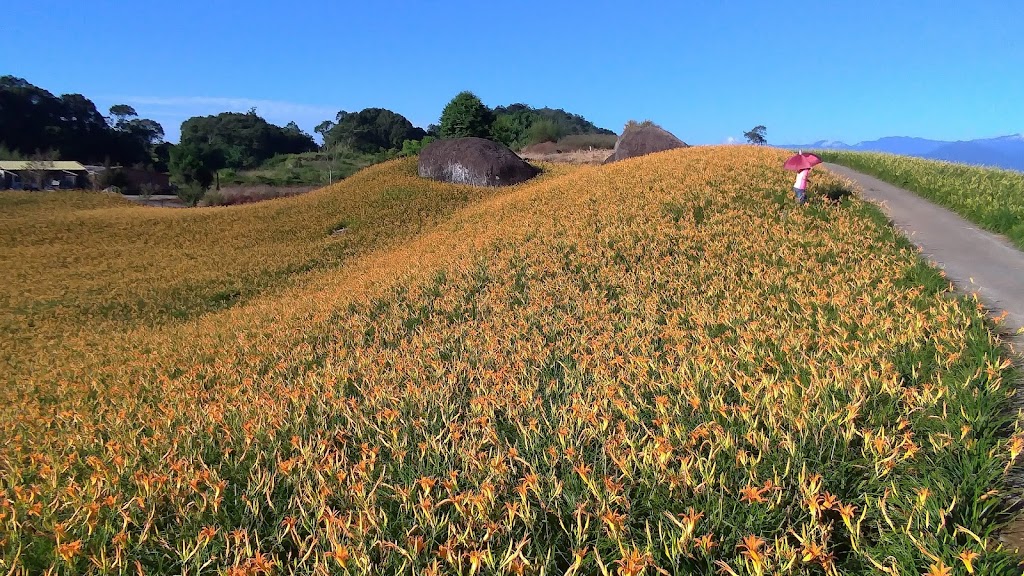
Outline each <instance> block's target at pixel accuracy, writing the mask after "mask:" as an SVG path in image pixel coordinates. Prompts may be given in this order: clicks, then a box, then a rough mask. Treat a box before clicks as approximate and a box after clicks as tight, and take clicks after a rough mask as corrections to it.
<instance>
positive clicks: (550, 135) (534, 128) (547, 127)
mask: <svg viewBox="0 0 1024 576" xmlns="http://www.w3.org/2000/svg"><path fill="white" fill-rule="evenodd" d="M527 137H528V139H529V142H528V143H529V144H539V143H541V142H558V139H559V138H561V137H562V133H561V131H560V130H559V128H558V125H557V124H555V123H554V122H553V121H552V120H549V119H547V118H540V119H538V120H536V121H534V122H533V124H531V125H530V129H529V130H528V131H527Z"/></svg>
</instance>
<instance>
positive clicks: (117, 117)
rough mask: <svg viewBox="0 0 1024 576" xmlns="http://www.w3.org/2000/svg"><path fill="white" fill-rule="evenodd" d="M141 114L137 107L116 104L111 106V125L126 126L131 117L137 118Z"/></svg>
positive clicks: (116, 126) (114, 126) (115, 126)
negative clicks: (136, 109)
mask: <svg viewBox="0 0 1024 576" xmlns="http://www.w3.org/2000/svg"><path fill="white" fill-rule="evenodd" d="M138 116H139V114H138V112H136V111H135V108H132V107H131V106H129V105H127V104H114V105H113V106H111V107H110V120H111V127H113V128H121V127H122V126H124V125H125V124H126V123H127V122H128V120H129V119H130V118H137V117H138Z"/></svg>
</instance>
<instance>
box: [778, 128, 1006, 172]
mask: <svg viewBox="0 0 1024 576" xmlns="http://www.w3.org/2000/svg"><path fill="white" fill-rule="evenodd" d="M779 147H780V148H786V149H801V150H848V151H857V152H885V153H888V154H899V155H903V156H916V157H919V158H931V159H934V160H946V161H949V162H960V163H963V164H974V165H982V166H993V167H997V168H1005V169H1008V170H1020V171H1024V135H1022V134H1013V135H1009V136H1001V137H998V138H982V139H977V140H967V141H957V142H948V141H943V140H928V139H926V138H910V137H905V136H892V137H886V138H880V139H878V140H870V141H867V142H858V143H857V144H852V145H851V144H845V143H843V142H838V141H832V140H819V141H817V142H813V143H811V144H793V145H780V146H779Z"/></svg>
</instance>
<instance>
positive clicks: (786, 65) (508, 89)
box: [0, 0, 1024, 144]
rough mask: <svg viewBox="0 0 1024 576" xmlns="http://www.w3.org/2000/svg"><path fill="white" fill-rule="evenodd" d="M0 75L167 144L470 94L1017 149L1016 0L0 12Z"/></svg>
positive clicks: (44, 1)
mask: <svg viewBox="0 0 1024 576" xmlns="http://www.w3.org/2000/svg"><path fill="white" fill-rule="evenodd" d="M2 13H3V15H2V19H0V31H2V38H3V41H2V42H3V49H2V50H0V74H13V75H15V76H20V77H23V78H25V79H27V80H28V81H30V82H32V83H34V84H36V85H39V86H41V87H43V88H45V89H47V90H49V91H51V92H53V93H55V94H61V93H67V92H77V93H81V94H84V95H85V96H87V97H89V98H90V99H92V100H93V101H94V102H96V104H97V106H98V107H99V108H100V109H101V111H103V112H106V110H107V108H108V107H109V106H110V105H111V104H115V103H121V102H124V103H128V104H132V105H133V106H135V108H136V109H137V110H138V111H139V113H140V114H141V115H142V116H145V117H150V118H153V119H154V120H157V121H159V122H160V123H161V124H163V125H164V127H165V129H166V130H167V133H168V137H169V139H171V140H176V139H177V134H178V127H179V126H180V123H181V121H182V120H184V119H185V118H187V117H189V116H192V115H206V114H214V113H217V112H221V111H225V110H238V111H244V110H247V109H249V108H250V107H253V106H255V107H256V108H257V111H258V113H260V114H261V115H263V116H264V117H266V118H267V119H268V120H270V121H272V122H275V123H278V124H284V123H287V122H288V121H289V120H295V121H296V122H298V123H299V125H300V126H302V127H303V128H305V129H306V130H309V131H312V128H313V127H314V126H315V125H316V124H317V123H319V122H320V121H321V120H324V119H328V118H333V116H334V114H335V113H336V112H337V111H338V110H340V109H344V110H349V111H353V110H360V109H362V108H365V107H371V106H377V107H384V108H390V109H392V110H395V111H396V112H400V113H402V114H404V115H405V116H407V117H408V118H409V119H410V120H411V121H412V122H413V123H414V124H417V125H419V126H423V127H425V126H426V125H427V124H429V123H431V122H436V120H437V118H438V116H439V114H440V111H441V109H442V108H443V106H444V105H445V103H446V102H447V101H448V100H449V99H450V98H451V97H452V96H454V95H455V94H456V93H457V92H459V91H461V90H467V89H468V90H472V91H474V92H476V94H477V95H478V96H480V97H481V98H482V99H483V101H484V102H485V103H486V104H488V105H490V106H496V105H499V104H510V103H513V102H525V103H527V104H530V105H533V106H538V107H540V106H551V107H555V108H564V109H566V110H568V111H571V112H575V113H578V114H582V115H583V116H585V117H587V118H588V119H590V120H592V121H594V122H595V123H596V124H598V125H599V126H603V127H607V128H611V129H613V130H616V131H618V130H619V129H620V128H621V127H622V125H623V124H624V123H625V122H626V121H627V120H629V119H651V120H654V121H655V122H658V123H660V124H662V125H663V126H665V127H666V128H668V129H669V130H671V131H673V132H675V133H676V134H677V135H678V136H679V137H681V138H682V139H683V140H685V141H688V142H690V143H696V144H708V143H719V142H723V141H725V140H726V139H727V138H730V137H733V138H740V137H741V135H742V133H743V132H744V131H745V130H748V129H750V128H751V127H753V126H754V125H756V124H764V125H766V126H767V128H768V140H769V142H774V143H804V142H809V141H813V140H818V139H835V140H843V141H846V142H850V143H852V142H857V141H860V140H868V139H874V138H877V137H880V136H887V135H907V136H921V137H927V138H936V139H971V138H978V137H988V136H998V135H1004V134H1012V133H1019V132H1024V105H1022V104H1021V102H1024V73H1022V72H1024V41H1021V36H1020V34H1021V28H1020V26H1021V23H1022V22H1024V1H1022V0H978V1H975V2H965V1H963V0H908V1H905V2H899V1H893V0H887V1H881V0H842V1H834V2H811V1H803V2H799V1H794V0H791V1H788V2H765V1H760V0H757V1H755V0H730V1H720V0H700V1H678V0H675V1H663V2H648V1H644V0H618V1H615V2H610V1H604V0H589V1H580V2H559V1H555V0H547V1H537V0H516V1H511V2H490V1H486V0H472V1H470V0H458V1H439V0H406V1H393V0H392V1H388V0H381V1H374V2H371V1H365V2H363V1H357V0H348V1H346V0H338V1H328V0H309V1H304V2H303V1H291V2H283V1H276V0H275V1H271V0H248V1H246V2H235V1H228V0H225V1H221V0H202V1H197V0H174V1H172V2H148V1H143V0H137V1H135V2H125V1H123V0H122V1H113V0H106V1H100V0H23V1H18V0H10V1H9V2H5V5H4V8H3V10H2Z"/></svg>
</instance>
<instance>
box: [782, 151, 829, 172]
mask: <svg viewBox="0 0 1024 576" xmlns="http://www.w3.org/2000/svg"><path fill="white" fill-rule="evenodd" d="M818 164H821V158H818V156H817V155H816V154H811V153H810V152H801V153H800V154H795V155H794V156H793V157H792V158H790V159H789V160H786V163H785V164H783V165H782V167H783V168H785V169H786V170H792V171H793V172H799V171H801V170H806V169H808V168H811V167H814V166H817V165H818Z"/></svg>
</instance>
